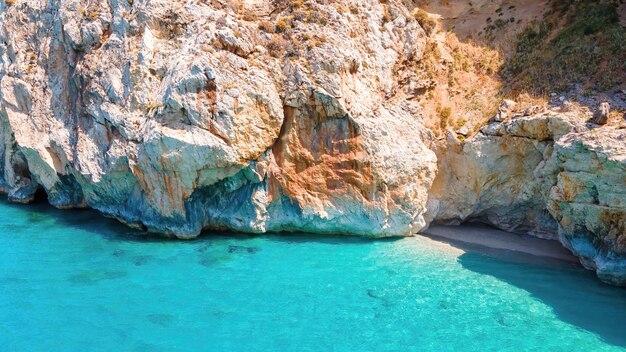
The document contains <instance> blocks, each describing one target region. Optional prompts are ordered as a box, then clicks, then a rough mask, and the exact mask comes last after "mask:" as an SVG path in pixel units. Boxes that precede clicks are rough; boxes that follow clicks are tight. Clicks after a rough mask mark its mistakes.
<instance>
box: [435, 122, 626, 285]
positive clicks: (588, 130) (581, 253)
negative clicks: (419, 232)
mask: <svg viewBox="0 0 626 352" xmlns="http://www.w3.org/2000/svg"><path fill="white" fill-rule="evenodd" d="M625 139H626V130H620V129H614V128H606V129H605V128H602V129H599V128H598V126H594V125H592V124H585V122H584V119H583V118H582V117H581V116H580V115H579V114H576V113H555V112H544V113H540V114H537V115H533V116H527V117H525V116H514V117H513V118H512V119H510V120H507V121H504V122H502V123H499V122H494V123H491V124H489V125H487V126H485V127H484V128H483V129H482V131H481V133H479V134H478V135H476V136H475V137H472V138H470V139H468V140H466V141H463V142H461V141H459V140H458V139H457V138H456V137H455V136H454V135H453V134H451V133H450V134H448V136H447V139H446V143H445V145H442V146H441V147H440V149H438V151H437V153H438V157H439V172H438V175H437V178H436V179H435V181H434V184H433V188H432V189H431V192H430V198H429V201H428V205H429V212H428V214H427V219H428V220H429V221H436V222H440V223H448V224H449V223H452V224H458V223H461V222H464V221H479V222H483V223H487V224H490V225H493V226H495V227H497V228H500V229H503V230H507V231H512V232H518V233H528V234H531V235H534V236H537V237H542V238H548V239H558V240H560V242H561V243H563V245H564V246H565V247H567V248H568V249H570V250H571V251H572V252H573V253H574V254H575V255H576V256H578V257H579V258H580V259H581V262H582V263H583V265H585V266H586V267H587V268H590V269H593V270H596V271H597V272H598V275H599V276H600V278H601V279H603V280H604V281H607V282H610V283H613V284H617V285H625V284H626V250H625V249H626V247H625V246H624V245H625V243H626V242H625V241H626V231H625V229H626V228H625V227H624V225H625V221H626V207H625V206H624V201H625V200H626V194H625V192H626V172H625V171H626V169H625V168H626V159H625V158H624V156H625V153H626V144H624V140H625Z"/></svg>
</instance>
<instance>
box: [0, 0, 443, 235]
mask: <svg viewBox="0 0 626 352" xmlns="http://www.w3.org/2000/svg"><path fill="white" fill-rule="evenodd" d="M335 5H336V4H335ZM335 5H323V4H319V5H318V4H309V5H307V6H315V8H310V9H304V8H302V9H299V11H300V12H302V13H301V15H302V16H300V15H299V16H298V17H295V16H291V17H287V13H292V12H294V11H295V10H296V9H295V8H293V6H294V5H289V4H287V3H286V2H285V3H283V2H280V1H277V2H274V3H271V4H270V3H269V2H256V1H244V2H241V3H239V4H234V3H232V4H222V5H220V4H213V5H212V4H207V3H190V2H183V1H151V2H143V1H134V2H133V1H108V2H107V1H91V2H89V3H84V2H82V1H77V0H74V1H72V0H70V1H64V2H48V3H32V2H27V1H19V0H18V1H14V2H11V5H6V4H3V5H0V6H2V7H1V8H0V16H2V18H1V19H0V39H1V40H0V57H1V61H0V80H1V87H2V89H1V91H0V97H1V100H0V104H1V105H0V123H1V124H0V127H1V130H0V132H1V135H2V138H3V139H4V143H3V144H2V148H3V149H2V150H0V152H1V153H2V156H3V159H2V163H0V168H1V170H0V171H2V172H1V174H2V177H1V182H0V185H2V189H3V190H4V191H5V192H7V193H8V194H9V198H10V199H12V200H14V201H22V202H28V201H30V200H32V199H33V197H34V195H35V192H36V191H37V190H43V191H45V193H46V194H47V196H48V200H49V201H50V203H51V204H53V205H54V206H57V207H86V206H88V207H92V208H95V209H98V210H100V211H101V212H103V213H105V214H107V215H109V216H113V217H116V218H118V219H120V220H121V221H124V222H126V223H128V224H131V225H133V226H138V227H142V228H146V229H148V230H150V231H154V232H159V233H166V234H170V235H174V236H177V237H183V238H186V237H194V236H197V235H198V234H199V233H200V231H201V230H202V229H205V228H206V229H228V230H235V231H248V232H265V231H315V232H322V233H352V234H361V235H369V236H389V235H409V234H412V233H415V232H417V231H419V230H420V229H421V228H423V227H424V226H425V225H426V224H425V221H424V219H423V216H422V214H423V212H424V211H425V206H424V204H425V201H426V197H427V191H428V189H429V188H430V185H431V183H432V180H433V178H434V175H435V168H436V161H435V156H434V153H432V152H431V151H430V150H429V149H428V148H427V146H426V144H425V143H424V142H423V141H427V140H428V139H429V138H430V137H429V133H428V132H427V131H426V129H425V128H424V127H422V125H421V123H420V121H419V120H418V119H415V118H414V116H415V111H417V108H418V107H417V106H415V104H413V103H411V102H405V101H404V100H403V99H400V98H399V94H398V93H396V92H395V91H394V90H396V86H397V82H396V81H394V79H395V76H394V66H396V65H397V64H399V63H402V62H407V61H411V60H419V58H420V55H422V54H423V45H424V39H423V38H424V37H425V34H424V32H423V30H422V29H421V27H420V26H419V25H418V24H417V21H415V20H414V19H412V18H410V16H409V14H408V10H407V9H406V8H404V7H403V6H397V5H393V4H387V5H382V4H378V3H376V4H370V3H369V2H362V3H360V2H359V3H355V4H348V2H346V4H345V6H346V7H348V5H350V7H351V8H352V10H351V11H350V12H349V13H344V12H341V13H340V12H339V11H338V7H337V6H335ZM302 6H304V5H302ZM390 9H392V10H393V18H394V20H393V22H387V21H388V20H387V17H385V16H389V13H388V11H389V10H390ZM305 10H306V11H307V13H308V15H307V13H304V12H303V11H305ZM313 14H315V16H313ZM305 15H306V16H305ZM309 15H310V16H309ZM316 16H317V17H316ZM357 17H358V18H359V20H358V21H357V20H356V18H357ZM383 18H385V20H383ZM262 20H266V21H273V22H275V23H276V28H275V29H272V30H268V32H264V31H263V30H260V29H259V28H260V27H262V26H261V25H260V24H259V23H260V22H262ZM349 22H353V24H351V25H347V24H348V23H349ZM279 25H280V26H281V27H280V28H279ZM383 26H384V29H383ZM272 27H273V25H272ZM287 28H290V31H289V33H284V34H279V33H273V32H274V30H276V31H279V30H280V31H282V32H285V31H286V29H287ZM381 30H382V31H384V32H382V31H381ZM286 36H290V38H289V39H290V40H289V41H287V40H286V38H285V37H286ZM300 40H302V41H306V40H308V41H309V42H308V44H307V45H306V47H304V44H301V43H300V42H299V41H300ZM295 45H302V47H294V46H295Z"/></svg>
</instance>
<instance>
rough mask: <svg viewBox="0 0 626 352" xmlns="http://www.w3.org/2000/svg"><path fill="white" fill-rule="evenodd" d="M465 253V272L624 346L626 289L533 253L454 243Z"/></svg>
mask: <svg viewBox="0 0 626 352" xmlns="http://www.w3.org/2000/svg"><path fill="white" fill-rule="evenodd" d="M449 243H450V244H451V245H453V246H455V247H457V248H460V249H462V250H464V251H466V253H464V254H462V255H461V256H459V258H458V262H459V263H460V264H461V265H463V267H464V268H466V269H468V270H471V271H473V272H476V273H480V274H484V275H489V276H493V277H495V278H497V279H498V280H500V281H503V282H506V283H508V284H511V285H513V286H516V287H518V288H520V289H523V290H525V291H527V292H529V293H530V294H531V295H532V296H534V297H535V298H537V299H539V300H540V301H541V302H543V303H544V304H546V305H549V306H550V307H551V308H552V309H553V311H554V313H555V314H556V315H557V316H558V318H559V319H561V320H563V321H564V322H566V323H569V324H572V325H574V326H577V327H579V328H581V329H584V330H586V331H589V332H592V333H594V334H597V335H598V336H599V337H600V338H601V339H603V340H604V341H605V342H607V343H609V344H613V345H616V346H619V347H626V334H625V333H624V327H625V326H626V290H625V289H622V288H618V287H613V286H609V285H607V284H604V283H602V282H601V281H600V280H598V278H597V277H596V276H595V274H594V273H592V272H590V271H588V270H585V269H583V268H582V267H581V266H579V265H576V264H575V263H568V262H565V261H561V260H557V259H551V258H543V257H537V256H534V255H530V254H525V253H518V252H511V251H502V250H491V249H488V248H484V247H482V248H481V247H480V246H476V245H471V244H465V243H461V242H456V241H449Z"/></svg>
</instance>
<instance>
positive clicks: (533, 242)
mask: <svg viewBox="0 0 626 352" xmlns="http://www.w3.org/2000/svg"><path fill="white" fill-rule="evenodd" d="M421 234H422V235H424V236H427V237H430V238H432V239H434V240H443V241H444V242H448V243H451V244H454V242H462V243H467V244H471V245H478V246H483V247H488V248H495V249H502V250H511V251H516V252H521V253H526V254H531V255H536V256H540V257H547V258H552V259H558V260H564V261H568V262H575V263H578V259H577V258H576V257H575V256H573V255H572V253H570V251H568V250H567V249H565V247H563V246H562V245H561V244H560V243H559V242H558V241H552V240H543V239H540V238H535V237H531V236H527V235H518V234H514V233H510V232H505V231H500V230H496V229H494V228H491V227H488V226H484V225H479V224H464V225H461V226H441V225H431V226H430V227H429V228H428V230H426V231H424V232H422V233H421Z"/></svg>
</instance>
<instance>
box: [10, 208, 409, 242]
mask: <svg viewBox="0 0 626 352" xmlns="http://www.w3.org/2000/svg"><path fill="white" fill-rule="evenodd" d="M0 204H2V205H4V206H8V207H11V208H15V209H19V210H22V211H24V212H26V214H25V215H26V216H28V217H30V218H31V221H33V222H36V221H43V220H51V221H53V222H54V223H55V224H58V225H61V226H63V227H67V228H74V229H78V230H82V231H88V232H92V233H95V234H97V235H100V236H102V237H104V238H106V239H107V240H110V241H124V242H144V243H154V242H159V243H176V244H180V243H190V244H198V243H199V242H200V243H201V242H210V241H212V240H216V239H225V238H226V239H228V240H230V241H231V242H239V241H241V242H242V243H245V242H246V241H249V240H252V239H258V238H259V237H262V238H264V239H267V240H270V241H276V242H284V243H288V244H292V243H293V244H297V243H311V242H315V243H324V244H330V245H335V244H336V245H340V244H341V245H346V244H362V243H370V242H374V241H375V242H387V241H396V240H399V239H401V237H390V238H364V237H359V236H353V235H326V234H324V235H316V234H311V233H305V232H277V233H264V234H249V233H244V232H232V231H213V230H204V231H202V233H201V234H200V236H198V237H197V238H194V239H189V240H182V239H177V238H173V237H167V236H161V235H159V234H158V233H153V232H148V231H143V230H138V229H133V228H131V227H128V226H127V225H125V224H123V223H121V222H120V221H118V220H117V219H114V218H109V217H106V216H104V215H103V214H102V213H100V212H98V211H97V210H94V209H89V208H88V209H57V208H55V207H53V206H52V205H50V204H49V203H48V202H47V200H46V199H37V200H36V201H35V202H32V203H29V204H17V203H11V202H8V201H7V200H5V199H1V200H0Z"/></svg>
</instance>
